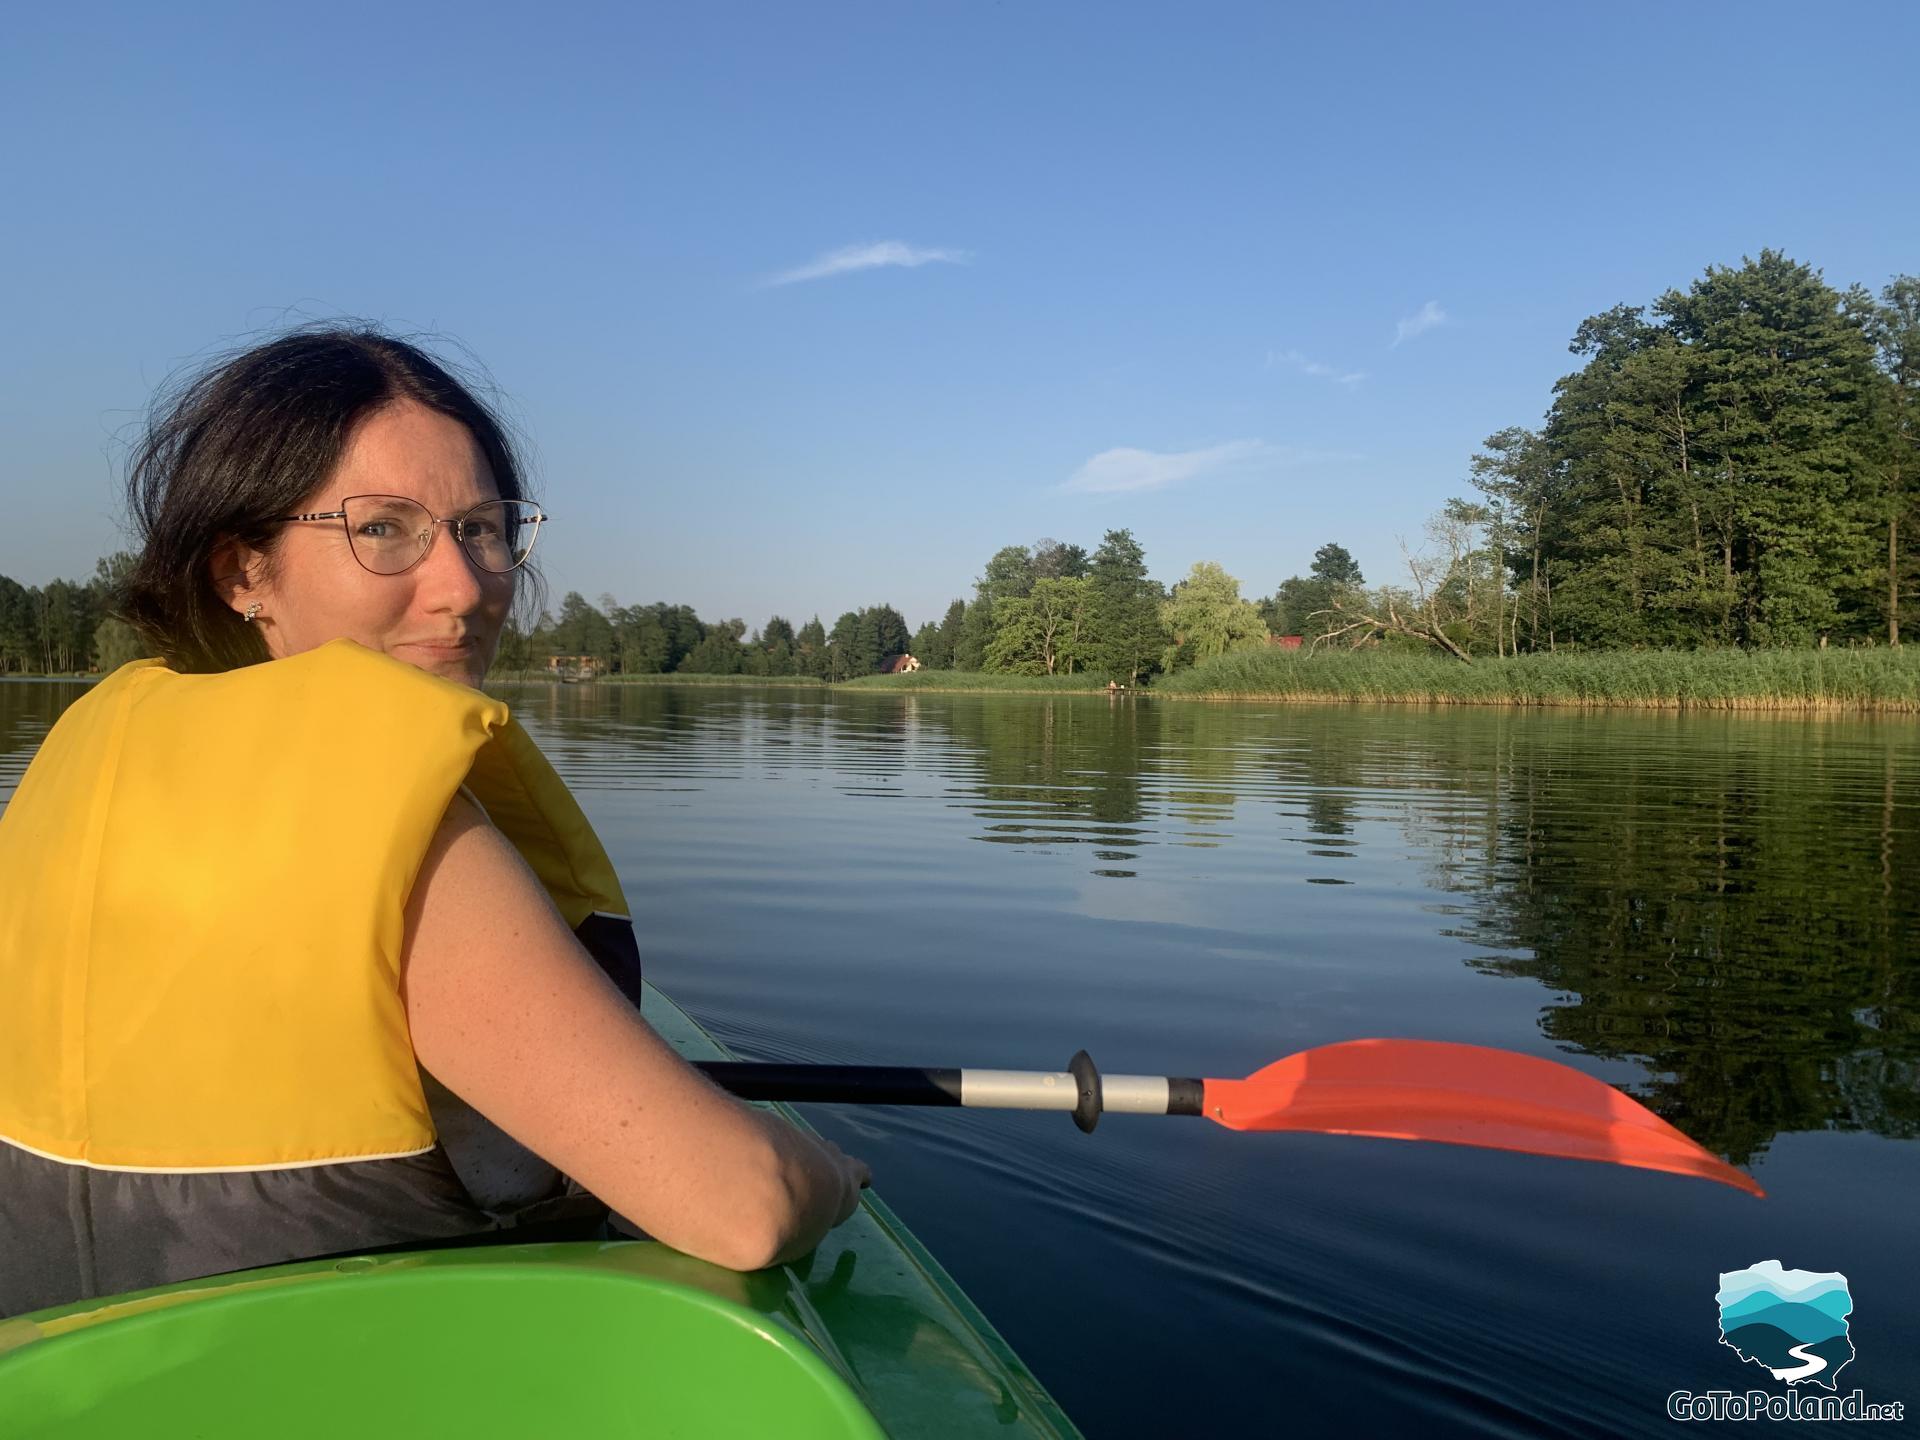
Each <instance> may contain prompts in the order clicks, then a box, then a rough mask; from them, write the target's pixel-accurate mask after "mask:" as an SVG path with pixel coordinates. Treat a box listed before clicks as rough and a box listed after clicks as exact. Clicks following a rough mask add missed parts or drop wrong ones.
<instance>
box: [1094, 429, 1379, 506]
mask: <svg viewBox="0 0 1920 1440" xmlns="http://www.w3.org/2000/svg"><path fill="white" fill-rule="evenodd" d="M1357 458H1358V457H1357V456H1353V455H1348V454H1344V453H1339V452H1335V451H1330V450H1302V449H1298V448H1296V447H1293V446H1288V445H1269V444H1268V443H1267V442H1266V441H1264V440H1229V441H1228V442H1227V443H1226V444H1224V445H1209V446H1207V447H1206V448H1205V449H1201V450H1135V449H1132V448H1131V447H1126V446H1122V447H1120V448H1118V449H1114V450H1102V451H1101V452H1100V453H1099V454H1098V455H1095V456H1094V457H1093V458H1092V459H1091V460H1089V461H1087V463H1086V464H1084V465H1082V466H1081V467H1080V468H1079V469H1078V470H1076V471H1074V472H1073V474H1072V475H1071V476H1069V477H1068V478H1067V482H1066V484H1065V485H1063V486H1062V487H1061V488H1062V489H1064V490H1075V491H1079V492H1080V493H1082V494H1090V495H1119V494H1138V493H1140V492H1141V491H1144V490H1164V489H1165V488H1166V487H1167V486H1169V485H1179V484H1183V483H1184V482H1186V481H1189V480H1197V479H1199V478H1200V477H1202V476H1205V475H1216V474H1219V473H1221V472H1223V471H1228V470H1236V469H1255V468H1258V469H1262V470H1279V469H1284V468H1286V467H1288V466H1291V465H1306V464H1310V463H1312V462H1314V461H1319V460H1352V459H1357Z"/></svg>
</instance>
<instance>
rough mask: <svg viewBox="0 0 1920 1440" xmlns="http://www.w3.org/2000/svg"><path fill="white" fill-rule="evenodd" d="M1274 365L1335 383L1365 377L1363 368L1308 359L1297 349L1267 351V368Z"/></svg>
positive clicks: (1351, 381) (1346, 383) (1357, 380)
mask: <svg viewBox="0 0 1920 1440" xmlns="http://www.w3.org/2000/svg"><path fill="white" fill-rule="evenodd" d="M1275 366H1286V367H1287V368H1288V369H1291V370H1298V371H1299V372H1300V373H1301V374H1302V375H1312V376H1314V377H1315V378H1316V379H1320V380H1331V381H1333V383H1334V384H1336V385H1358V384H1359V383H1360V382H1361V381H1362V380H1364V379H1366V378H1367V372H1366V371H1364V370H1342V369H1341V368H1340V367H1339V366H1338V365H1329V364H1327V363H1326V362H1325V361H1323V360H1309V359H1308V358H1307V357H1306V356H1305V355H1302V354H1301V353H1300V352H1299V351H1298V350H1269V351H1267V368H1268V369H1269V370H1271V369H1273V368H1274V367H1275Z"/></svg>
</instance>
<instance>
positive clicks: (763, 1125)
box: [0, 328, 867, 1316]
mask: <svg viewBox="0 0 1920 1440" xmlns="http://www.w3.org/2000/svg"><path fill="white" fill-rule="evenodd" d="M129 494H130V500H131V502H132V510H133V513H134V516H135V519H136V522H137V524H138V526H139V530H140V536H141V540H142V553H141V557H140V561H139V563H138V565H137V567H136V569H135V571H134V573H133V575H132V576H131V579H130V581H129V584H128V587H127V604H126V613H127V618H128V619H129V620H131V621H132V622H133V623H134V624H135V625H136V626H137V627H138V628H139V629H140V630H141V632H142V633H143V635H144V636H145V637H146V639H147V641H148V643H149V646H150V648H152V649H153V650H154V651H155V653H157V654H158V655H160V656H161V657H163V658H162V660H161V661H160V662H157V663H156V662H145V663H142V664H139V665H133V666H128V667H126V668H124V669H122V670H120V671H118V672H116V673H115V674H114V675H113V676H111V677H109V678H108V679H106V680H104V681H102V682H101V683H100V685H98V686H97V687H96V688H95V690H94V691H93V692H92V693H91V694H89V695H88V696H87V697H86V698H85V699H83V700H81V701H79V702H77V703H76V704H74V705H73V706H72V707H70V709H69V710H68V711H67V713H66V714H65V715H64V716H62V718H61V720H60V721H59V723H58V724H57V725H56V726H55V727H54V728H53V730H52V731H51V732H50V733H49V734H48V736H47V738H46V740H45V742H44V743H43V745H42V747H41V750H40V753H39V754H38V755H37V756H36V757H35V759H34V762H33V764H32V766H31V767H30V768H29V770H28V772H27V774H26V775H25V776H24V777H23V779H22V781H21V784H20V786H19V789H18V791H17V792H16V795H15V798H14V800H13V801H12V803H11V805H10V806H9V807H8V810H7V812H6V813H5V815H4V816H3V817H0V876H4V877H5V880H4V883H0V1316H4V1315H8V1314H17V1313H20V1312H22V1311H25V1310H31V1309H36V1308H39V1307H42V1306H47V1305H53V1304H59V1303H63V1302H66V1301H71V1300H76V1299H81V1298H85V1297H88V1296H92V1295H97V1294H106V1293H115V1292H119V1291H123V1290H129V1289H135V1288H139V1287H143V1286H148V1285H156V1284H163V1283H167V1282H170V1281H175V1280H181V1279H186V1278H190V1277H194V1276H199V1275H205V1274H214V1273H218V1272H222V1271H226V1270H233V1269H240V1268H247V1267H251V1266H256V1265H264V1264H272V1263H277V1262H280V1261H286V1260H292V1259H297V1258H302V1257H307V1256H313V1255H322V1254H332V1253H337V1252H341V1251H349V1250H363V1249H369V1248H373V1247H376V1246H382V1245H393V1244H404V1243H408V1242H419V1241H433V1240H441V1239H449V1238H453V1237H458V1236H462V1235H467V1234H471V1233H475V1232H480V1231H484V1230H489V1229H496V1228H500V1227H502V1226H512V1225H516V1224H518V1223H519V1222H522V1221H525V1220H528V1219H530V1218H532V1219H538V1218H543V1217H550V1216H552V1215H554V1214H557V1213H562V1212H566V1211H568V1210H570V1209H574V1208H577V1206H578V1204H579V1199H580V1192H581V1190H582V1188H583V1187H584V1190H585V1191H587V1192H591V1195H592V1196H597V1197H598V1198H599V1200H600V1201H602V1202H604V1203H605V1204H606V1205H608V1206H611V1207H612V1209H613V1210H615V1211H617V1212H619V1213H620V1214H621V1215H623V1216H625V1217H627V1218H628V1219H629V1220H630V1221H631V1222H632V1223H633V1224H636V1225H638V1226H639V1227H641V1228H642V1229H643V1230H645V1231H646V1232H647V1233H648V1234H651V1235H653V1236H655V1237H657V1238H659V1239H661V1240H663V1241H665V1242H666V1243H668V1244H670V1245H674V1246H676V1247H678V1248H680V1249H682V1250H686V1251H689V1252H691V1253H693V1254H695V1255H699V1256H702V1257H704V1258H706V1259H709V1260H713V1261H715V1262H717V1263H719V1264H722V1265H727V1266H731V1267H733V1268H736V1269H753V1268H758V1267H761V1266H765V1265H769V1264H773V1263H775V1262H777V1261H781V1260H784V1259H787V1258H791V1257H794V1256H797V1255H799V1254H802V1253H804V1252H805V1251H807V1250H809V1249H811V1248H812V1246H813V1245H814V1244H815V1243H816V1242H817V1241H818V1240H819V1238H820V1237H821V1235H823V1234H824V1233H825V1232H826V1230H828V1229H829V1228H831V1227H832V1226H834V1225H836V1224H838V1223H839V1222H841V1221H842V1220H844V1219H846V1218H847V1217H848V1215H850V1214H851V1213H852V1211H853V1210H854V1208H855V1207H856V1206H857V1204H858V1201H859V1191H860V1188H861V1186H862V1185H864V1184H865V1183H866V1179H867V1170H866V1167H865V1166H864V1165H862V1164H861V1163H860V1162H858V1161H856V1160H852V1159H850V1158H848V1157H847V1156H845V1155H843V1154H842V1153H841V1152H840V1151H839V1150H837V1149H836V1148H835V1147H834V1146H832V1145H831V1144H828V1143H827V1142H825V1141H821V1140H817V1139H814V1138H813V1137H811V1136H808V1135H806V1134H804V1133H802V1132H800V1131H798V1130H796V1129H795V1128H794V1127H792V1126H790V1125H788V1124H785V1123H784V1122H782V1121H780V1120H779V1119H778V1118H777V1117H774V1116H771V1115H769V1114H767V1113H766V1112H763V1111H757V1110H754V1109H752V1108H750V1107H747V1106H744V1105H741V1104H739V1103H738V1102H736V1101H734V1100H732V1099H731V1098H730V1097H728V1096H726V1095H724V1094H722V1093H721V1092H720V1091H718V1090H717V1089H715V1088H714V1087H712V1086H711V1085H709V1084H708V1083H707V1082H706V1081H705V1080H704V1079H703V1078H702V1077H701V1076H700V1075H699V1074H698V1073H697V1072H696V1071H694V1070H693V1069H692V1068H691V1067H689V1066H688V1065H686V1064H684V1063H683V1062H682V1061H681V1060H679V1058H678V1057H677V1056H675V1055H674V1054H673V1053H672V1051H671V1050H670V1049H668V1047H667V1046H666V1045H665V1044H664V1043H663V1042H662V1041H661V1040H660V1039H659V1038H658V1037H657V1036H655V1035H654V1033H653V1032H652V1031H651V1030H650V1029H649V1028H648V1027H647V1025H646V1024H645V1023H644V1022H643V1021H642V1020H641V1018H640V1016H639V1014H638V1013H637V1011H636V1009H635V1006H634V1004H633V1003H630V1002H629V996H630V997H631V998H632V1000H634V1001H637V999H638V957H637V953H636V952H635V950H634V947H633V941H632V932H631V925H630V923H629V922H628V921H627V919H626V918H625V917H626V913H627V911H626V904H625V901H624V899H623V898H622V897H621V894H620V889H619V883H618V880H617V879H616V878H615V876H614V874H613V869H612V866H611V865H610V863H609V862H608V861H607V857H606V855H605V853H604V851H603V850H602V849H601V848H600V845H599V843H598V841H597V840H596V839H595V838H594V835H593V832H592V829H591V827H590V826H589V825H588V824H587V822H586V819H585V817H584V816H583V815H582V814H581V812H580V810H579V807H578V806H577V805H576V804H575V803H574V802H573V800H572V798H571V797H570V796H569V795H568V794H567V792H566V789H565V787H564V786H563V785H562V784H561V783H560V781H559V779H558V777H557V776H556V775H555V774H554V773H553V771H552V768H551V767H550V766H549V765H548V764H547V763H546V761H545V760H544V759H543V758H542V757H541V756H540V754H539V752H538V750H537V749H536V748H535V747H534V746H533V744H532V742H531V741H530V740H529V739H528V738H527V736H526V734H525V732H524V731H522V730H521V729H520V728H519V727H518V726H517V725H515V724H513V723H512V722H511V721H510V720H509V718H508V716H507V712H506V707H505V706H503V705H501V704H500V703H498V702H497V701H493V700H490V699H488V698H487V697H486V696H484V695H483V694H481V693H480V692H479V691H478V690H477V688H475V687H477V686H478V685H479V683H480V681H481V678H482V677H483V676H484V675H485V674H486V672H487V667H488V665H489V664H490V663H491V661H492V659H493V655H494V650H495V647H496V646H497V645H498V643H499V640H500V632H501V628H502V626H503V625H504V624H505V622H506V619H507V615H508V612H509V610H510V608H511V607H512V604H513V600H514V593H515V583H516V580H517V579H518V578H519V577H520V576H521V575H522V574H523V573H524V571H523V570H522V569H521V566H522V565H523V563H524V562H525V560H526V558H527V556H528V554H529V553H530V552H531V550H532V546H533V541H534V537H535V536H536V535H537V534H538V532H539V527H540V524H541V523H542V521H543V520H544V518H545V517H544V516H543V515H541V513H540V511H539V508H538V506H537V505H535V504H533V503H532V502H531V501H529V499H528V498H527V496H526V495H525V492H524V488H523V484H522V479H521V473H520V467H519V465H518V464H517V463H516V460H515V457H514V454H513V450H512V447H511V445H510V443H509V442H508V440H507V438H506V436H505V434H504V433H503V431H502V428H501V426H500V425H499V424H498V423H497V422H496V421H495V419H494V418H493V416H492V415H491V414H490V413H489V412H488V411H487V409H486V408H485V407H484V406H483V405H482V404H480V403H479V402H478V401H477V400H475V399H474V397H473V396H472V395H471V394H470V393H469V392H468V391H467V390H466V389H465V388H463V387H462V386H461V385H460V384H459V382H458V381H456V380H455V379H454V378H453V376H451V375H450V374H449V373H448V372H447V371H446V370H445V369H443V368H442V367H441V366H440V365H438V364H437V363H436V362H435V361H434V360H432V359H431V358H429V357H428V356H427V355H426V354H424V353H423V352H422V351H420V350H418V349H417V348H415V347H413V346H411V345H408V344H406V343H403V342H401V341H398V340H395V339H392V338H389V337H386V336H383V335H380V334H377V333H372V332H368V331H362V330H348V329H342V328H325V329H313V330H307V331H302V332H298V333H295V334H293V335H290V336H287V337H284V338H282V339H279V340H276V341H273V342H271V343H269V344H266V345H263V346H261V347H259V348H258V349H255V350H252V351H250V352H248V353H246V354H243V355H241V356H239V357H238V358H237V359H234V360H232V361H230V362H228V363H226V364H224V365H222V366H220V367H218V368H217V369H215V370H213V371H211V372H210V373H208V374H207V375H205V376H203V377H202V378H200V379H199V380H197V381H195V382H193V383H192V384H190V385H189V386H188V387H186V388H185V389H184V390H183V391H182V392H181V393H180V394H178V395H177V396H176V397H174V398H173V399H172V400H171V401H170V402H169V403H167V404H166V405H164V406H163V407H161V409H160V411H159V413H158V418H157V419H156V421H155V422H154V424H153V426H152V429H151V431H150V433H149V435H148V437H147V439H146V442H145V444H144V445H143V446H142V448H141V450H140V452H139V454H138V455H137V457H136V461H135V464H134V467H133V471H132V476H131V480H130V484H129ZM623 989H624V990H625V991H626V992H627V993H626V994H625V995H623V993H622V990H623ZM501 1132H504V1134H503V1133H501ZM508 1137H511V1139H509V1138H508ZM515 1142H517V1143H515ZM450 1146H452V1147H454V1148H455V1149H456V1150H457V1152H458V1153H454V1154H451V1155H450V1154H449V1147H450ZM522 1147H524V1148H522ZM562 1175H564V1176H566V1177H571V1180H572V1181H573V1182H575V1183H573V1184H571V1185H568V1184H566V1183H565V1182H564V1181H563V1180H562V1179H561V1176H562ZM510 1233H511V1232H510ZM519 1233H521V1234H526V1233H534V1232H531V1231H527V1230H522V1231H520V1232H519Z"/></svg>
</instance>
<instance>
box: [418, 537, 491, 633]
mask: <svg viewBox="0 0 1920 1440" xmlns="http://www.w3.org/2000/svg"><path fill="white" fill-rule="evenodd" d="M418 573H419V577H420V579H419V584H420V587H421V589H422V590H423V591H424V592H425V594H426V597H427V599H428V601H429V604H430V606H431V608H433V609H446V610H454V611H460V612H465V611H468V610H473V609H475V608H477V607H478V606H479V604H480V599H481V596H482V594H483V593H484V591H483V589H482V572H481V571H480V569H479V567H478V566H476V565H475V564H474V563H473V559H472V557H471V556H469V555H468V554H467V550H466V547H465V546H464V545H462V544H461V543H460V542H459V541H458V540H456V539H454V538H453V526H451V525H447V524H441V525H436V526H434V527H433V539H432V540H430V541H428V542H427V554H426V558H425V559H423V560H421V562H420V565H419V567H418Z"/></svg>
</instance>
